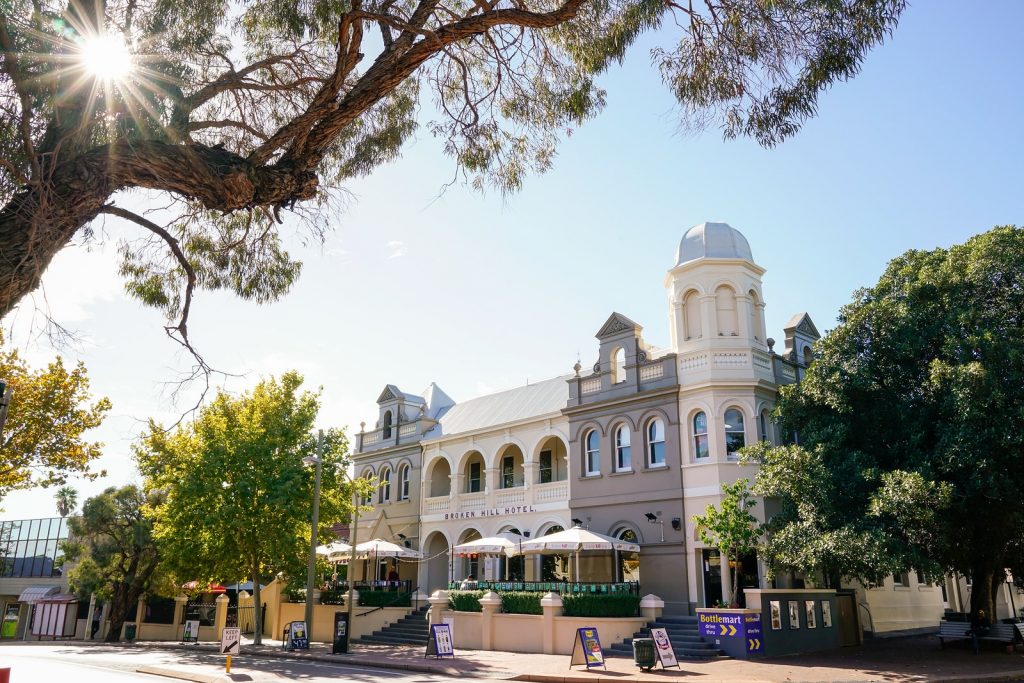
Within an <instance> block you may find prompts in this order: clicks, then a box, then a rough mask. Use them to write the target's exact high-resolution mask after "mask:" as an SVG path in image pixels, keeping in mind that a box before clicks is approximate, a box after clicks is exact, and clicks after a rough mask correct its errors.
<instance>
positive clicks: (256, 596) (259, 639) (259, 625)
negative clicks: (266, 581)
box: [252, 571, 263, 645]
mask: <svg viewBox="0 0 1024 683" xmlns="http://www.w3.org/2000/svg"><path fill="white" fill-rule="evenodd" d="M252 604H253V624H254V626H253V628H254V631H255V632H254V633H253V636H252V644H253V645H262V644H263V610H262V609H261V607H262V603H261V602H260V575H259V572H256V571H254V572H253V573H252Z"/></svg>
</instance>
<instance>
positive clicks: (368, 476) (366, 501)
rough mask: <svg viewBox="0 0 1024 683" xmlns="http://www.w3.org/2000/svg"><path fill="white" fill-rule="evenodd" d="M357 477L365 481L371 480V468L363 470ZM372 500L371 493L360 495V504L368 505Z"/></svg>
mask: <svg viewBox="0 0 1024 683" xmlns="http://www.w3.org/2000/svg"><path fill="white" fill-rule="evenodd" d="M359 478H360V479H365V480H367V481H370V480H372V479H373V470H371V469H367V470H363V474H362V476H361V477H359ZM372 502H373V494H372V493H366V494H365V495H364V496H363V497H362V504H363V505H369V504H370V503H372Z"/></svg>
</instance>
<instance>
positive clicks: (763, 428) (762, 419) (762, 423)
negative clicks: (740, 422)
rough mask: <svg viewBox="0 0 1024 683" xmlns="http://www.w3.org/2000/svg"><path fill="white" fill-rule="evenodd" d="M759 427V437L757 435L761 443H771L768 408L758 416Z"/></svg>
mask: <svg viewBox="0 0 1024 683" xmlns="http://www.w3.org/2000/svg"><path fill="white" fill-rule="evenodd" d="M757 427H758V435H757V436H758V438H759V439H760V440H761V441H771V435H770V434H769V433H768V410H767V408H766V409H765V410H762V411H761V414H760V415H759V416H758V422H757Z"/></svg>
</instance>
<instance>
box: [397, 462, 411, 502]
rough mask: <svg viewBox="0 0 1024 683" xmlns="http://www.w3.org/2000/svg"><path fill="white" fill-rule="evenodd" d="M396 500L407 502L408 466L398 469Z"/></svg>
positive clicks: (404, 465)
mask: <svg viewBox="0 0 1024 683" xmlns="http://www.w3.org/2000/svg"><path fill="white" fill-rule="evenodd" d="M398 500H409V466H408V465H406V464H403V465H402V466H401V467H399V468H398Z"/></svg>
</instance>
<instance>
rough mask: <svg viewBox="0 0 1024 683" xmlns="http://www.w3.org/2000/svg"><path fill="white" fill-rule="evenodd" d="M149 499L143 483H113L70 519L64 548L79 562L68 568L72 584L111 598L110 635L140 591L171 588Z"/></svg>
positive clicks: (79, 590)
mask: <svg viewBox="0 0 1024 683" xmlns="http://www.w3.org/2000/svg"><path fill="white" fill-rule="evenodd" d="M147 505H148V504H147V500H146V496H145V495H144V494H143V492H142V490H140V489H139V488H137V487H135V486H124V487H121V488H119V489H118V488H114V487H111V488H108V489H107V490H105V491H104V492H103V493H101V494H100V495H98V496H93V497H92V498H89V499H88V500H86V501H85V504H84V505H83V506H82V515H81V516H80V517H72V518H71V519H70V520H69V526H70V531H71V535H70V539H69V541H67V542H65V544H64V553H65V558H66V560H67V562H68V563H77V564H75V566H74V568H73V569H71V571H70V572H69V573H68V584H69V585H70V587H71V590H73V591H74V592H75V593H76V594H77V595H79V596H81V597H83V598H84V597H86V596H87V595H88V594H90V593H95V594H96V595H97V596H98V597H99V598H100V599H102V600H104V601H109V602H110V605H111V608H110V623H111V628H110V633H109V634H108V636H107V640H108V641H117V640H118V639H119V638H120V633H121V624H122V623H124V622H125V621H126V620H127V619H129V618H131V617H133V616H134V610H135V608H136V604H137V602H138V599H139V597H140V596H141V595H143V594H144V593H147V592H155V593H159V592H170V590H171V582H170V581H169V580H168V579H167V577H166V576H163V575H161V571H162V568H161V566H160V554H159V552H158V550H157V547H156V544H155V543H154V541H153V538H152V522H151V521H150V520H149V519H148V518H147V517H146V515H145V512H146V509H147Z"/></svg>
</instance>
